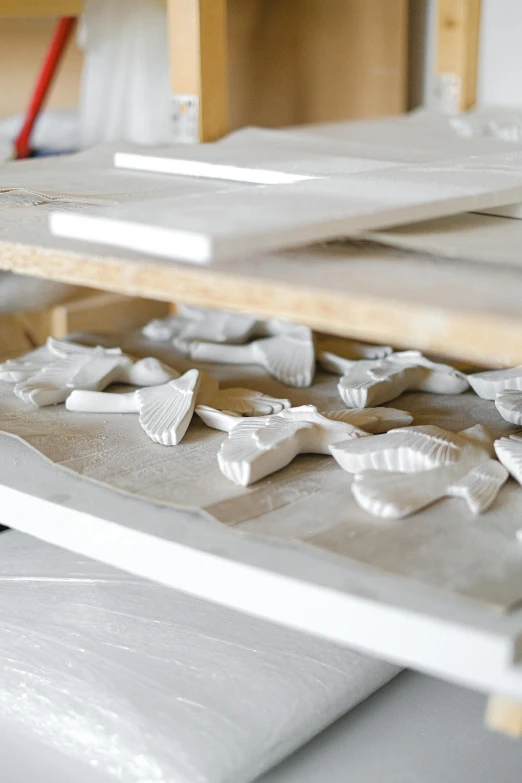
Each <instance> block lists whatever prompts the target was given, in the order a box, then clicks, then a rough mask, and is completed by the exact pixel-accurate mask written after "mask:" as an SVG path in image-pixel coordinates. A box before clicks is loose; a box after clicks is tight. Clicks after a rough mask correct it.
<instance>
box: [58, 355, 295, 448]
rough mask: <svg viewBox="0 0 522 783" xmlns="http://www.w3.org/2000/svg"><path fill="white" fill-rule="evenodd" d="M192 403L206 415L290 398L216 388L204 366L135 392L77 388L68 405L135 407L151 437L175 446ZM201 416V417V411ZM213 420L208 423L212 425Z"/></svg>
mask: <svg viewBox="0 0 522 783" xmlns="http://www.w3.org/2000/svg"><path fill="white" fill-rule="evenodd" d="M196 403H201V407H202V408H203V409H205V411H208V412H209V413H208V414H207V415H208V417H209V420H212V417H213V416H216V415H218V414H219V411H220V410H221V409H222V410H224V411H226V412H227V413H226V414H224V415H226V416H233V417H238V416H241V417H242V416H259V415H264V414H267V413H271V412H273V411H274V410H275V411H276V412H279V411H281V410H283V408H285V407H290V401H289V400H285V399H281V400H279V399H276V398H274V397H267V396H266V395H264V394H261V392H256V391H252V390H251V389H242V388H231V389H220V388H219V383H218V381H217V380H216V379H215V378H213V377H212V376H210V375H208V373H206V372H204V371H202V370H195V369H194V370H188V372H186V373H185V374H184V375H182V376H181V377H180V378H177V379H175V380H172V381H169V382H168V383H163V384H161V385H159V386H153V387H150V388H148V389H138V390H137V391H135V392H127V393H124V394H111V393H108V392H88V391H76V392H73V394H71V396H70V397H69V398H68V400H67V402H66V408H67V410H69V411H74V412H76V413H138V414H139V422H140V424H141V426H142V428H143V430H144V431H145V433H146V434H147V435H148V437H149V438H150V439H151V440H153V441H154V442H155V443H160V444H162V445H163V446H175V445H177V444H178V443H180V442H181V440H182V439H183V436H184V435H185V433H186V431H187V429H188V426H189V424H190V422H191V420H192V416H193V414H194V409H195V407H196ZM200 418H201V419H202V420H203V421H205V420H206V419H205V414H204V415H201V414H200ZM210 426H212V425H210Z"/></svg>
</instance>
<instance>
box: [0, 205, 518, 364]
mask: <svg viewBox="0 0 522 783" xmlns="http://www.w3.org/2000/svg"><path fill="white" fill-rule="evenodd" d="M8 212H9V210H8ZM11 212H12V211H11ZM4 216H5V218H6V221H8V220H9V218H8V217H7V215H6V213H4ZM13 218H14V215H13ZM13 218H11V219H13ZM5 235H6V234H5V231H4V237H5ZM73 248H74V249H73ZM0 268H1V269H4V270H11V271H14V272H18V273H21V274H27V275H36V276H41V277H45V278H49V279H54V280H61V281H65V282H70V283H75V284H78V285H85V286H89V287H94V288H100V289H104V290H108V291H115V292H118V293H122V294H128V295H132V296H143V297H148V298H151V299H159V300H167V301H183V302H186V303H189V304H196V305H200V306H207V307H216V308H226V309H232V310H238V311H243V312H254V313H257V314H259V315H262V316H266V317H279V318H283V319H288V320H291V321H292V320H293V321H297V322H299V323H304V324H308V325H309V326H311V327H313V328H315V329H318V330H322V331H327V332H331V333H334V334H339V335H344V336H353V337H358V338H360V339H366V340H375V341H380V342H385V343H392V344H394V345H397V346H404V347H410V348H411V347H417V348H419V349H422V350H427V351H431V352H436V353H440V354H443V355H447V356H449V357H454V358H461V359H464V360H469V361H474V362H478V363H481V364H485V365H493V366H495V365H498V366H502V365H514V364H521V363H522V311H521V309H520V302H521V301H522V270H521V271H519V270H517V269H507V268H499V267H494V268H492V267H489V266H487V265H485V264H470V263H461V262H456V261H442V260H434V259H433V258H430V257H429V256H421V255H416V254H414V253H404V252H401V251H398V250H393V249H391V250H390V249H386V248H384V247H381V246H379V245H372V244H370V243H366V244H365V243H344V244H341V243H339V244H332V245H328V246H317V247H307V248H301V249H296V250H293V251H288V252H284V253H274V254H273V255H269V256H263V257H260V258H250V259H241V260H237V261H229V262H221V263H216V264H213V265H211V266H209V267H206V268H201V267H197V266H192V265H189V264H181V263H175V262H172V261H165V260H160V259H152V258H150V257H147V256H143V255H138V254H135V255H132V254H131V253H127V252H125V251H118V250H110V251H106V252H103V249H101V250H97V252H94V249H93V246H90V247H89V246H87V245H86V244H82V243H71V242H68V241H66V240H59V239H56V238H52V237H46V240H45V246H38V247H36V246H34V245H29V244H22V243H20V242H10V241H2V242H0Z"/></svg>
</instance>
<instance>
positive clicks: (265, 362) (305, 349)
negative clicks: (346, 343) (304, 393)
mask: <svg viewBox="0 0 522 783" xmlns="http://www.w3.org/2000/svg"><path fill="white" fill-rule="evenodd" d="M184 350H185V352H186V354H187V355H188V356H190V358H191V359H195V360H197V361H202V362H219V363H223V364H256V365H259V366H260V367H263V368H264V369H265V370H266V371H267V372H268V373H269V374H270V375H272V376H273V377H274V378H277V380H278V381H281V383H285V384H287V385H288V386H298V387H303V386H310V385H311V383H312V381H313V377H314V373H315V351H314V342H313V337H312V333H311V331H310V329H308V327H306V326H287V328H285V329H281V331H280V333H279V334H276V335H274V336H273V337H265V338H262V339H260V340H253V341H252V342H251V343H247V344H246V345H219V344H217V343H204V342H197V341H193V342H189V343H187V344H186V345H185V346H184Z"/></svg>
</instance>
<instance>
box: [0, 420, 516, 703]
mask: <svg viewBox="0 0 522 783" xmlns="http://www.w3.org/2000/svg"><path fill="white" fill-rule="evenodd" d="M0 451H1V453H2V455H3V457H4V458H3V459H2V460H1V461H0V500H1V501H2V503H3V507H4V508H9V519H6V520H5V521H7V522H8V523H9V525H10V526H11V527H13V528H15V529H18V530H21V531H22V532H25V533H28V534H29V535H34V536H36V537H37V538H41V539H42V540H45V541H48V542H49V543H52V544H55V545H58V546H62V547H64V548H66V549H70V550H71V551H74V552H78V553H81V554H83V555H85V556H88V557H92V558H94V559H97V560H100V561H101V562H105V563H107V564H110V565H114V566H116V567H118V568H122V569H123V570H126V571H129V572H131V573H134V574H137V575H140V576H143V577H145V578H149V579H153V580H155V581H158V582H160V583H162V584H166V585H168V586H171V587H174V588H176V589H180V590H182V591H185V592H189V593H191V594H194V595H197V596H200V597H202V598H205V599H208V600H211V601H214V602H216V603H220V604H224V605H226V606H230V607H232V608H235V609H238V610H240V611H244V612H247V613H249V614H253V615H256V616H259V617H264V618H265V619H269V620H272V621H274V622H279V623H283V624H285V625H289V626H292V627H294V628H298V629H300V630H303V631H307V632H310V633H313V634H316V635H319V636H322V637H325V638H328V639H331V640H333V641H336V642H340V643H342V644H346V645H348V646H351V647H354V648H356V649H359V650H362V651H366V652H369V653H372V654H375V655H378V656H381V657H384V658H386V659H388V660H391V661H396V662H399V663H402V664H404V665H408V666H412V667H414V668H418V669H419V670H422V671H425V672H427V673H431V674H436V675H438V676H442V677H444V678H445V679H449V680H452V681H456V682H459V683H462V684H466V685H469V686H471V687H474V688H476V689H477V690H483V691H485V692H495V693H504V694H506V695H509V696H511V697H512V698H514V699H517V698H518V699H522V670H521V669H520V667H519V666H518V665H517V664H516V662H515V659H516V655H517V643H518V640H520V638H521V637H522V612H520V611H515V612H512V613H510V614H509V615H507V616H503V615H499V614H496V613H495V612H491V611H484V610H483V609H480V608H478V607H475V606H473V605H470V604H469V603H468V602H466V601H458V600H450V599H446V598H443V597H441V596H439V595H438V594H437V593H435V592H433V591H431V590H429V589H426V588H424V587H423V586H419V585H414V586H412V585H411V583H409V582H408V581H407V580H402V579H398V578H395V577H390V576H386V575H384V574H379V573H376V572H375V571H373V570H372V569H367V568H365V567H362V566H359V565H356V564H341V563H340V562H339V561H338V560H337V559H336V558H334V557H330V556H327V555H326V554H323V553H317V552H311V551H309V550H307V549H303V548H298V547H295V546H292V545H290V544H280V543H277V542H269V541H263V540H260V539H259V538H254V537H250V536H248V535H245V534H243V535H238V534H237V533H235V532H234V531H231V530H228V529H226V528H223V527H221V526H219V525H216V524H214V523H212V522H210V521H209V520H206V519H204V518H203V517H200V516H198V515H196V514H193V513H188V512H176V511H173V510H172V509H167V508H163V507H161V506H158V505H154V504H151V503H146V502H143V501H139V500H135V499H131V498H129V497H125V496H122V495H119V494H118V493H115V492H112V491H110V490H108V489H106V488H103V487H99V486H93V485H92V484H90V483H88V482H85V481H82V480H81V479H79V478H77V477H74V476H72V475H70V474H68V473H66V472H63V471H60V470H58V469H57V468H55V467H53V466H51V465H50V464H48V463H47V462H46V461H45V460H43V459H42V458H41V457H39V456H38V455H37V454H35V453H34V452H32V451H31V450H30V449H27V448H26V447H25V446H24V445H23V444H22V443H20V442H18V441H17V440H16V439H14V438H10V437H7V436H5V435H2V436H0ZM21 468H23V469H21Z"/></svg>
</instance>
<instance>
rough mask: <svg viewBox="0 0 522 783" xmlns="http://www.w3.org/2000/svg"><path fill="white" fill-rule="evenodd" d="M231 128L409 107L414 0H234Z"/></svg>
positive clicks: (230, 59) (230, 31)
mask: <svg viewBox="0 0 522 783" xmlns="http://www.w3.org/2000/svg"><path fill="white" fill-rule="evenodd" d="M228 46H229V57H228V74H229V103H230V123H231V127H233V128H235V127H239V126H241V125H249V124H250V125H268V126H277V125H294V124H299V123H305V122H323V121H328V120H341V119H346V118H352V117H354V118H355V117H372V116H378V115H386V114H397V113H399V112H402V111H404V110H405V109H406V95H407V66H408V62H407V53H408V2H407V0H228Z"/></svg>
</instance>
